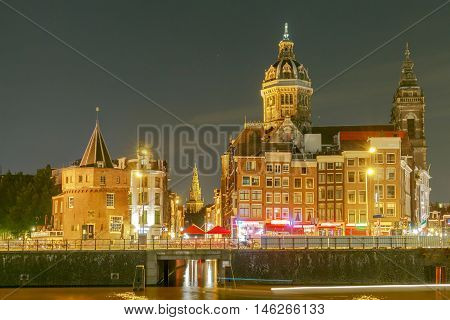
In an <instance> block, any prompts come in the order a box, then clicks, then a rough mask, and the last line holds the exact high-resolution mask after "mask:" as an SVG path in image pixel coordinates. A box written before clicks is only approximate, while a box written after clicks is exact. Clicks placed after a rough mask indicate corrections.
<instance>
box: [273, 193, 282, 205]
mask: <svg viewBox="0 0 450 320" xmlns="http://www.w3.org/2000/svg"><path fill="white" fill-rule="evenodd" d="M273 202H274V203H281V193H279V192H276V193H274V194H273Z"/></svg>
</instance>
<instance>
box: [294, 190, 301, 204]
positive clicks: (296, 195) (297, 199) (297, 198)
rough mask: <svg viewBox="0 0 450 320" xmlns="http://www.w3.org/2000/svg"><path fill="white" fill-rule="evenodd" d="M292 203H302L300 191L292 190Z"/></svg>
mask: <svg viewBox="0 0 450 320" xmlns="http://www.w3.org/2000/svg"><path fill="white" fill-rule="evenodd" d="M294 203H295V204H300V203H302V193H301V192H294Z"/></svg>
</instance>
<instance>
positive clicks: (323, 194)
mask: <svg viewBox="0 0 450 320" xmlns="http://www.w3.org/2000/svg"><path fill="white" fill-rule="evenodd" d="M326 196H327V195H326V189H325V187H319V201H325V200H326Z"/></svg>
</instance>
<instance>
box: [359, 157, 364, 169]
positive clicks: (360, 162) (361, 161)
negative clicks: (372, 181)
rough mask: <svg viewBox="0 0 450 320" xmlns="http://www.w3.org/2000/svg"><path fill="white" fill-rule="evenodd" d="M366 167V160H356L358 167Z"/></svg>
mask: <svg viewBox="0 0 450 320" xmlns="http://www.w3.org/2000/svg"><path fill="white" fill-rule="evenodd" d="M365 165H366V158H358V166H360V167H364V166H365Z"/></svg>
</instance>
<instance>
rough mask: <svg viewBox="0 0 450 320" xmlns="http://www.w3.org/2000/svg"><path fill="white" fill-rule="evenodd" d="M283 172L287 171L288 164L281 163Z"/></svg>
mask: <svg viewBox="0 0 450 320" xmlns="http://www.w3.org/2000/svg"><path fill="white" fill-rule="evenodd" d="M283 173H289V164H287V163H283Z"/></svg>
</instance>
